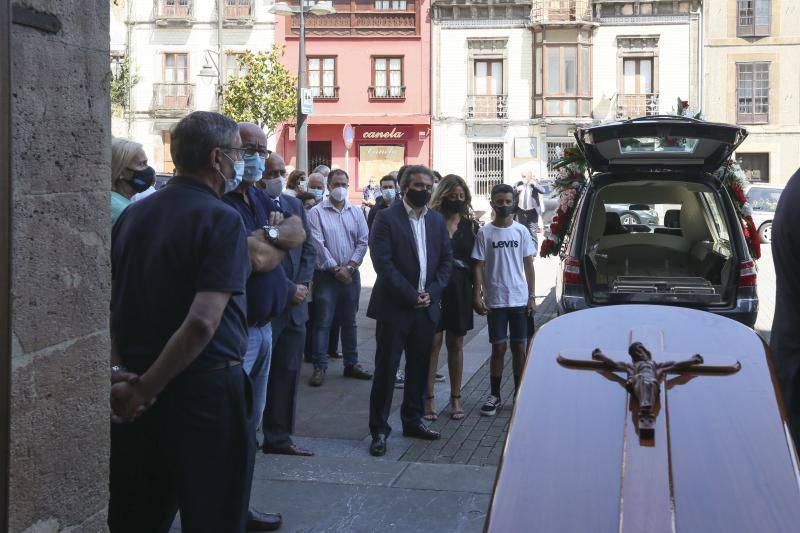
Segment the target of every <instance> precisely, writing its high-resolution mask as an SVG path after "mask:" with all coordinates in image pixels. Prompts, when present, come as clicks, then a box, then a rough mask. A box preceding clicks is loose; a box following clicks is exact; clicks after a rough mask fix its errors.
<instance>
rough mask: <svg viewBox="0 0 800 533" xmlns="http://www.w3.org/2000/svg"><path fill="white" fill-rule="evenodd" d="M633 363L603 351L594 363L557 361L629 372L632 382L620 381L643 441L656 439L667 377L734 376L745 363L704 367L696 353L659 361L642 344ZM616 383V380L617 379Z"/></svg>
mask: <svg viewBox="0 0 800 533" xmlns="http://www.w3.org/2000/svg"><path fill="white" fill-rule="evenodd" d="M628 354H629V355H630V356H631V360H632V362H631V363H628V362H626V361H614V360H613V359H610V358H609V357H607V356H606V355H604V354H603V352H602V351H601V350H600V348H595V349H594V350H592V359H591V360H590V361H586V360H581V359H569V358H566V357H562V356H560V355H559V356H558V357H557V358H556V360H557V361H558V363H559V364H560V365H561V366H564V367H566V368H574V369H581V370H596V371H600V372H625V373H626V374H627V375H628V379H627V380H626V381H623V380H621V379H619V380H618V381H620V382H621V383H622V384H623V385H624V386H625V389H627V391H628V393H629V394H630V395H631V396H632V397H633V398H634V399H635V400H636V403H637V404H638V433H639V437H640V438H642V439H652V438H653V437H654V436H655V422H656V416H657V414H658V410H657V405H658V400H659V393H660V390H661V385H660V383H661V380H662V379H663V377H664V376H665V375H666V374H680V373H692V374H718V375H725V374H734V373H736V372H738V371H739V369H740V368H741V366H742V365H741V364H740V363H739V361H736V364H733V365H727V366H711V365H704V364H703V357H702V356H701V355H700V354H694V355H693V356H692V357H690V358H689V359H687V360H685V361H677V362H676V361H664V362H661V363H659V362H656V361H654V360H653V356H652V354H651V353H650V351H649V350H648V349H647V348H645V346H644V344H642V343H641V342H634V343H633V344H631V345H630V347H629V348H628ZM615 381H616V380H615Z"/></svg>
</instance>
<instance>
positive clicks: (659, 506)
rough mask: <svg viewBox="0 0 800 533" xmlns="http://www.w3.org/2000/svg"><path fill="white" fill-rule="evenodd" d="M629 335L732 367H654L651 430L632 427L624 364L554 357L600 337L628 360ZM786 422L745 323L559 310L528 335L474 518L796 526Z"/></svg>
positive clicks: (594, 531)
mask: <svg viewBox="0 0 800 533" xmlns="http://www.w3.org/2000/svg"><path fill="white" fill-rule="evenodd" d="M634 341H640V342H642V343H643V344H644V345H645V346H647V348H648V349H649V350H650V351H651V352H652V354H653V360H655V361H665V360H685V359H688V358H690V357H691V356H692V355H694V354H696V353H699V354H701V355H702V357H703V358H704V360H705V363H706V364H707V365H723V366H726V365H734V364H735V363H736V361H739V362H740V363H741V367H740V369H739V371H738V372H735V373H731V374H728V375H707V374H698V373H692V372H689V373H681V374H668V375H666V376H665V378H664V379H663V381H661V385H660V400H659V408H658V414H657V417H656V419H655V427H654V429H655V434H654V437H653V438H652V439H640V437H639V435H638V434H637V430H638V426H637V425H636V422H635V420H634V418H635V417H634V415H635V414H636V413H637V412H638V411H637V406H636V401H635V399H631V398H630V397H629V394H628V392H627V391H626V388H625V386H624V380H625V379H626V378H627V375H626V374H625V373H624V372H617V373H613V374H612V373H608V372H606V373H605V374H604V373H601V372H599V371H596V370H581V369H575V368H568V367H565V366H562V365H561V364H559V363H558V362H557V360H556V358H557V356H559V355H561V356H562V357H568V358H572V359H584V360H587V361H590V360H591V354H592V350H594V349H595V348H600V349H601V350H602V351H603V353H604V354H605V355H607V356H608V357H609V358H611V359H615V360H626V361H630V360H631V359H630V356H629V355H628V348H629V346H630V344H631V343H632V342H634ZM615 376H616V377H615ZM620 382H623V383H620ZM787 428H788V426H787V423H786V417H785V416H784V413H783V409H782V405H781V402H780V400H779V393H778V388H777V384H776V380H775V376H774V372H773V370H772V368H771V363H770V361H769V356H768V350H767V348H766V346H765V345H764V343H763V342H762V341H761V338H760V337H758V336H757V335H756V334H755V333H754V332H753V331H752V330H751V329H749V328H747V327H745V326H743V325H741V324H739V323H737V322H734V321H732V320H729V319H726V318H723V317H720V316H717V315H713V314H711V313H706V312H701V311H695V310H692V309H682V308H678V307H667V306H652V305H625V306H610V307H603V308H597V309H589V310H586V311H579V312H575V313H570V314H568V315H565V316H562V317H560V318H557V319H555V320H553V321H551V322H550V323H548V324H546V325H545V326H543V327H542V328H541V329H540V331H539V332H538V334H537V335H536V337H535V339H534V341H533V345H532V347H531V355H530V359H529V361H528V365H527V368H526V370H525V376H524V379H523V382H522V386H521V389H520V392H519V396H518V398H517V400H516V404H515V406H514V415H513V418H512V422H511V427H510V430H509V435H508V441H507V443H506V447H505V450H504V453H503V458H502V462H501V465H500V468H499V470H498V476H497V481H496V486H495V491H494V495H493V497H492V504H491V508H490V511H489V515H488V517H487V520H486V529H487V531H490V532H503V533H506V532H517V531H525V532H547V533H550V532H553V533H570V532H576V533H587V532H591V533H604V532H607V533H617V532H631V533H643V532H647V533H660V532H673V531H677V532H678V533H683V532H686V533H711V532H725V533H734V532H751V531H752V532H770V533H778V532H797V531H800V489H798V480H799V479H800V478H799V477H798V470H797V460H796V454H795V451H794V448H793V445H792V444H791V439H790V437H789V436H788V435H789V434H788V429H787Z"/></svg>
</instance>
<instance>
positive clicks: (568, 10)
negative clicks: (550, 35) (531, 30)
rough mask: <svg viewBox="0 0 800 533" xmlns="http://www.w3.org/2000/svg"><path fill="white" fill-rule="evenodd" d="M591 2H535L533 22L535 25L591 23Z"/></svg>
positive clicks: (532, 15)
mask: <svg viewBox="0 0 800 533" xmlns="http://www.w3.org/2000/svg"><path fill="white" fill-rule="evenodd" d="M591 21H592V6H591V2H590V0H534V2H533V11H532V13H531V22H533V23H534V24H552V23H555V24H563V23H571V22H591Z"/></svg>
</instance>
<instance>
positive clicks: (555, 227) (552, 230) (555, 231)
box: [550, 222, 559, 235]
mask: <svg viewBox="0 0 800 533" xmlns="http://www.w3.org/2000/svg"><path fill="white" fill-rule="evenodd" d="M558 230H559V227H558V222H553V223H552V224H550V233H552V234H553V235H558Z"/></svg>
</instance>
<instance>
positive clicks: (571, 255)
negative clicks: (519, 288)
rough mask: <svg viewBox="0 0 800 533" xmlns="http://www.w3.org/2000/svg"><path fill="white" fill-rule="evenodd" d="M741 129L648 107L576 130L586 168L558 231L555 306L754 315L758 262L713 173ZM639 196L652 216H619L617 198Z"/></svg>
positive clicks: (629, 200)
mask: <svg viewBox="0 0 800 533" xmlns="http://www.w3.org/2000/svg"><path fill="white" fill-rule="evenodd" d="M746 136H747V132H746V131H745V130H744V129H743V128H740V127H738V126H732V125H727V124H713V123H708V122H704V121H700V120H695V119H691V118H687V117H676V116H656V117H644V118H641V119H634V120H629V121H624V122H613V123H610V124H604V125H599V126H594V127H589V128H586V129H579V130H578V131H577V132H576V134H575V137H576V139H577V141H578V146H579V147H580V149H581V150H582V152H583V153H584V155H585V156H586V159H587V162H588V164H589V166H590V168H591V170H592V176H591V178H590V180H589V184H588V185H587V186H586V187H585V188H584V189H583V192H582V193H581V195H580V198H578V200H577V204H576V207H575V214H574V217H575V219H574V220H573V223H572V225H571V226H570V231H571V233H570V234H568V235H566V237H565V248H564V249H563V250H562V255H561V264H560V274H561V275H560V276H559V277H558V279H557V281H556V299H557V303H558V310H559V312H560V313H568V312H570V311H575V310H578V309H584V308H587V307H597V306H604V305H613V304H624V303H649V304H666V305H680V306H687V307H693V308H696V309H702V310H706V311H710V312H713V313H717V314H720V315H723V316H726V317H729V318H733V319H735V320H738V321H739V322H742V323H744V324H746V325H748V326H752V325H753V324H754V323H755V321H756V315H757V313H758V296H757V295H756V287H755V285H756V267H755V263H754V261H753V259H752V258H751V257H750V253H749V250H748V247H747V243H746V241H745V239H744V234H743V231H742V227H741V224H740V222H739V219H738V215H737V212H736V210H735V208H734V205H733V203H732V200H731V198H730V196H729V195H728V193H727V190H726V189H725V187H724V186H723V185H722V183H721V182H720V179H719V178H718V177H716V176H715V175H714V174H713V172H714V171H715V170H717V169H718V168H719V167H720V166H721V165H722V163H723V162H724V161H726V160H727V159H728V158H729V157H730V155H731V153H733V151H734V150H735V149H736V147H737V146H739V144H740V143H741V142H742V141H743V140H744V139H745V137H746ZM620 204H622V205H627V206H629V207H630V206H631V205H634V204H640V205H647V206H649V207H651V208H652V209H651V210H650V211H652V212H654V213H655V223H654V224H652V225H650V224H635V225H631V224H623V222H622V218H621V216H620V213H619V211H618V208H617V207H616V206H619V205H620Z"/></svg>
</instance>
